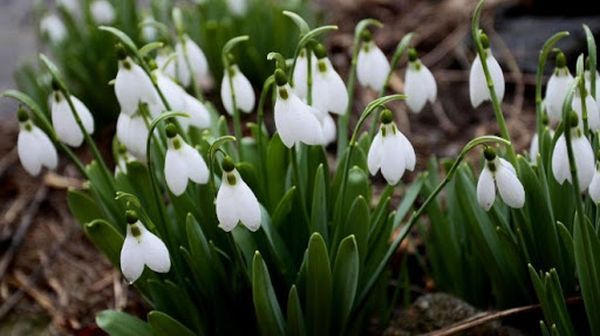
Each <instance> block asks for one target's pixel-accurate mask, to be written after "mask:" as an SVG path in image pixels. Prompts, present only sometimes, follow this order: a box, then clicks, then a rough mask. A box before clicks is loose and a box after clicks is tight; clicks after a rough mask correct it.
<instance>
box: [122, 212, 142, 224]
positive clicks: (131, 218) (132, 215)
mask: <svg viewBox="0 0 600 336" xmlns="http://www.w3.org/2000/svg"><path fill="white" fill-rule="evenodd" d="M125 218H126V220H127V223H128V224H133V223H135V222H137V221H138V219H139V218H138V215H137V212H135V211H134V210H127V212H125Z"/></svg>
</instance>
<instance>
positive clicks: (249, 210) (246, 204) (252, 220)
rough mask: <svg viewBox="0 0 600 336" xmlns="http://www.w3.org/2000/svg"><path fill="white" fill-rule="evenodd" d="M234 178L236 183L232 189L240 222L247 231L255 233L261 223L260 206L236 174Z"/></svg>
mask: <svg viewBox="0 0 600 336" xmlns="http://www.w3.org/2000/svg"><path fill="white" fill-rule="evenodd" d="M236 177H237V181H236V184H235V186H233V189H234V190H235V197H236V201H237V206H238V214H239V216H240V221H241V222H242V224H243V225H244V226H245V227H247V228H248V230H250V231H256V230H258V229H259V228H260V222H261V213H260V205H259V204H258V200H257V199H256V196H255V195H254V193H253V192H252V190H251V189H250V187H248V185H247V184H246V182H244V181H243V180H242V178H241V177H240V175H239V174H238V173H237V172H236Z"/></svg>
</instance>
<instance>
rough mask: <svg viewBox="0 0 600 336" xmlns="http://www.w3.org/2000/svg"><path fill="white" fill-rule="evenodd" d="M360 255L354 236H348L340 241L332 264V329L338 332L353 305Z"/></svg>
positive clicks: (341, 328) (345, 321)
mask: <svg viewBox="0 0 600 336" xmlns="http://www.w3.org/2000/svg"><path fill="white" fill-rule="evenodd" d="M359 265H360V257H359V249H358V244H357V242H356V239H355V237H354V236H353V235H352V236H348V237H346V238H344V240H342V242H341V243H340V248H339V249H338V252H337V256H336V258H335V263H334V266H333V302H335V304H336V308H335V309H334V310H333V331H334V332H336V333H340V332H341V331H342V330H343V329H344V326H345V325H346V323H347V320H348V317H349V316H350V312H351V311H352V307H353V305H354V299H355V297H356V291H357V287H358V278H359V274H360V266H359Z"/></svg>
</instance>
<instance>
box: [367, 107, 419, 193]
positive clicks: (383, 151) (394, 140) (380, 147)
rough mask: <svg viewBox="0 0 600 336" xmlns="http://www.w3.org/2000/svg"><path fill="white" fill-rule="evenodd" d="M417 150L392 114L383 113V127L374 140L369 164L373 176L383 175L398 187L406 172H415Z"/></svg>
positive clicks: (385, 111) (388, 111) (387, 111)
mask: <svg viewBox="0 0 600 336" xmlns="http://www.w3.org/2000/svg"><path fill="white" fill-rule="evenodd" d="M416 161H417V160H416V155H415V149H414V148H413V146H412V145H411V143H410V142H409V141H408V139H407V138H406V136H404V134H402V132H400V130H399V129H398V127H396V123H395V122H393V117H392V112H391V111H390V110H384V111H382V113H381V127H380V129H379V132H377V134H376V135H375V138H373V142H372V143H371V147H370V148H369V154H368V156H367V164H368V167H369V172H370V173H371V175H375V174H377V171H379V170H381V174H382V175H383V177H384V178H385V179H386V181H387V183H388V184H390V185H396V184H397V183H398V181H400V179H401V178H402V175H404V172H405V171H406V170H410V171H412V170H414V169H415V164H416Z"/></svg>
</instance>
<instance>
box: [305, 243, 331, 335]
mask: <svg viewBox="0 0 600 336" xmlns="http://www.w3.org/2000/svg"><path fill="white" fill-rule="evenodd" d="M331 297H332V277H331V267H330V264H329V254H328V253H327V246H326V245H325V241H324V240H323V237H321V235H320V234H318V233H314V234H313V235H312V236H311V237H310V241H309V242H308V257H307V260H306V324H307V332H308V334H309V335H329V329H330V325H331V308H332V304H331ZM336 309H337V307H336Z"/></svg>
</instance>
